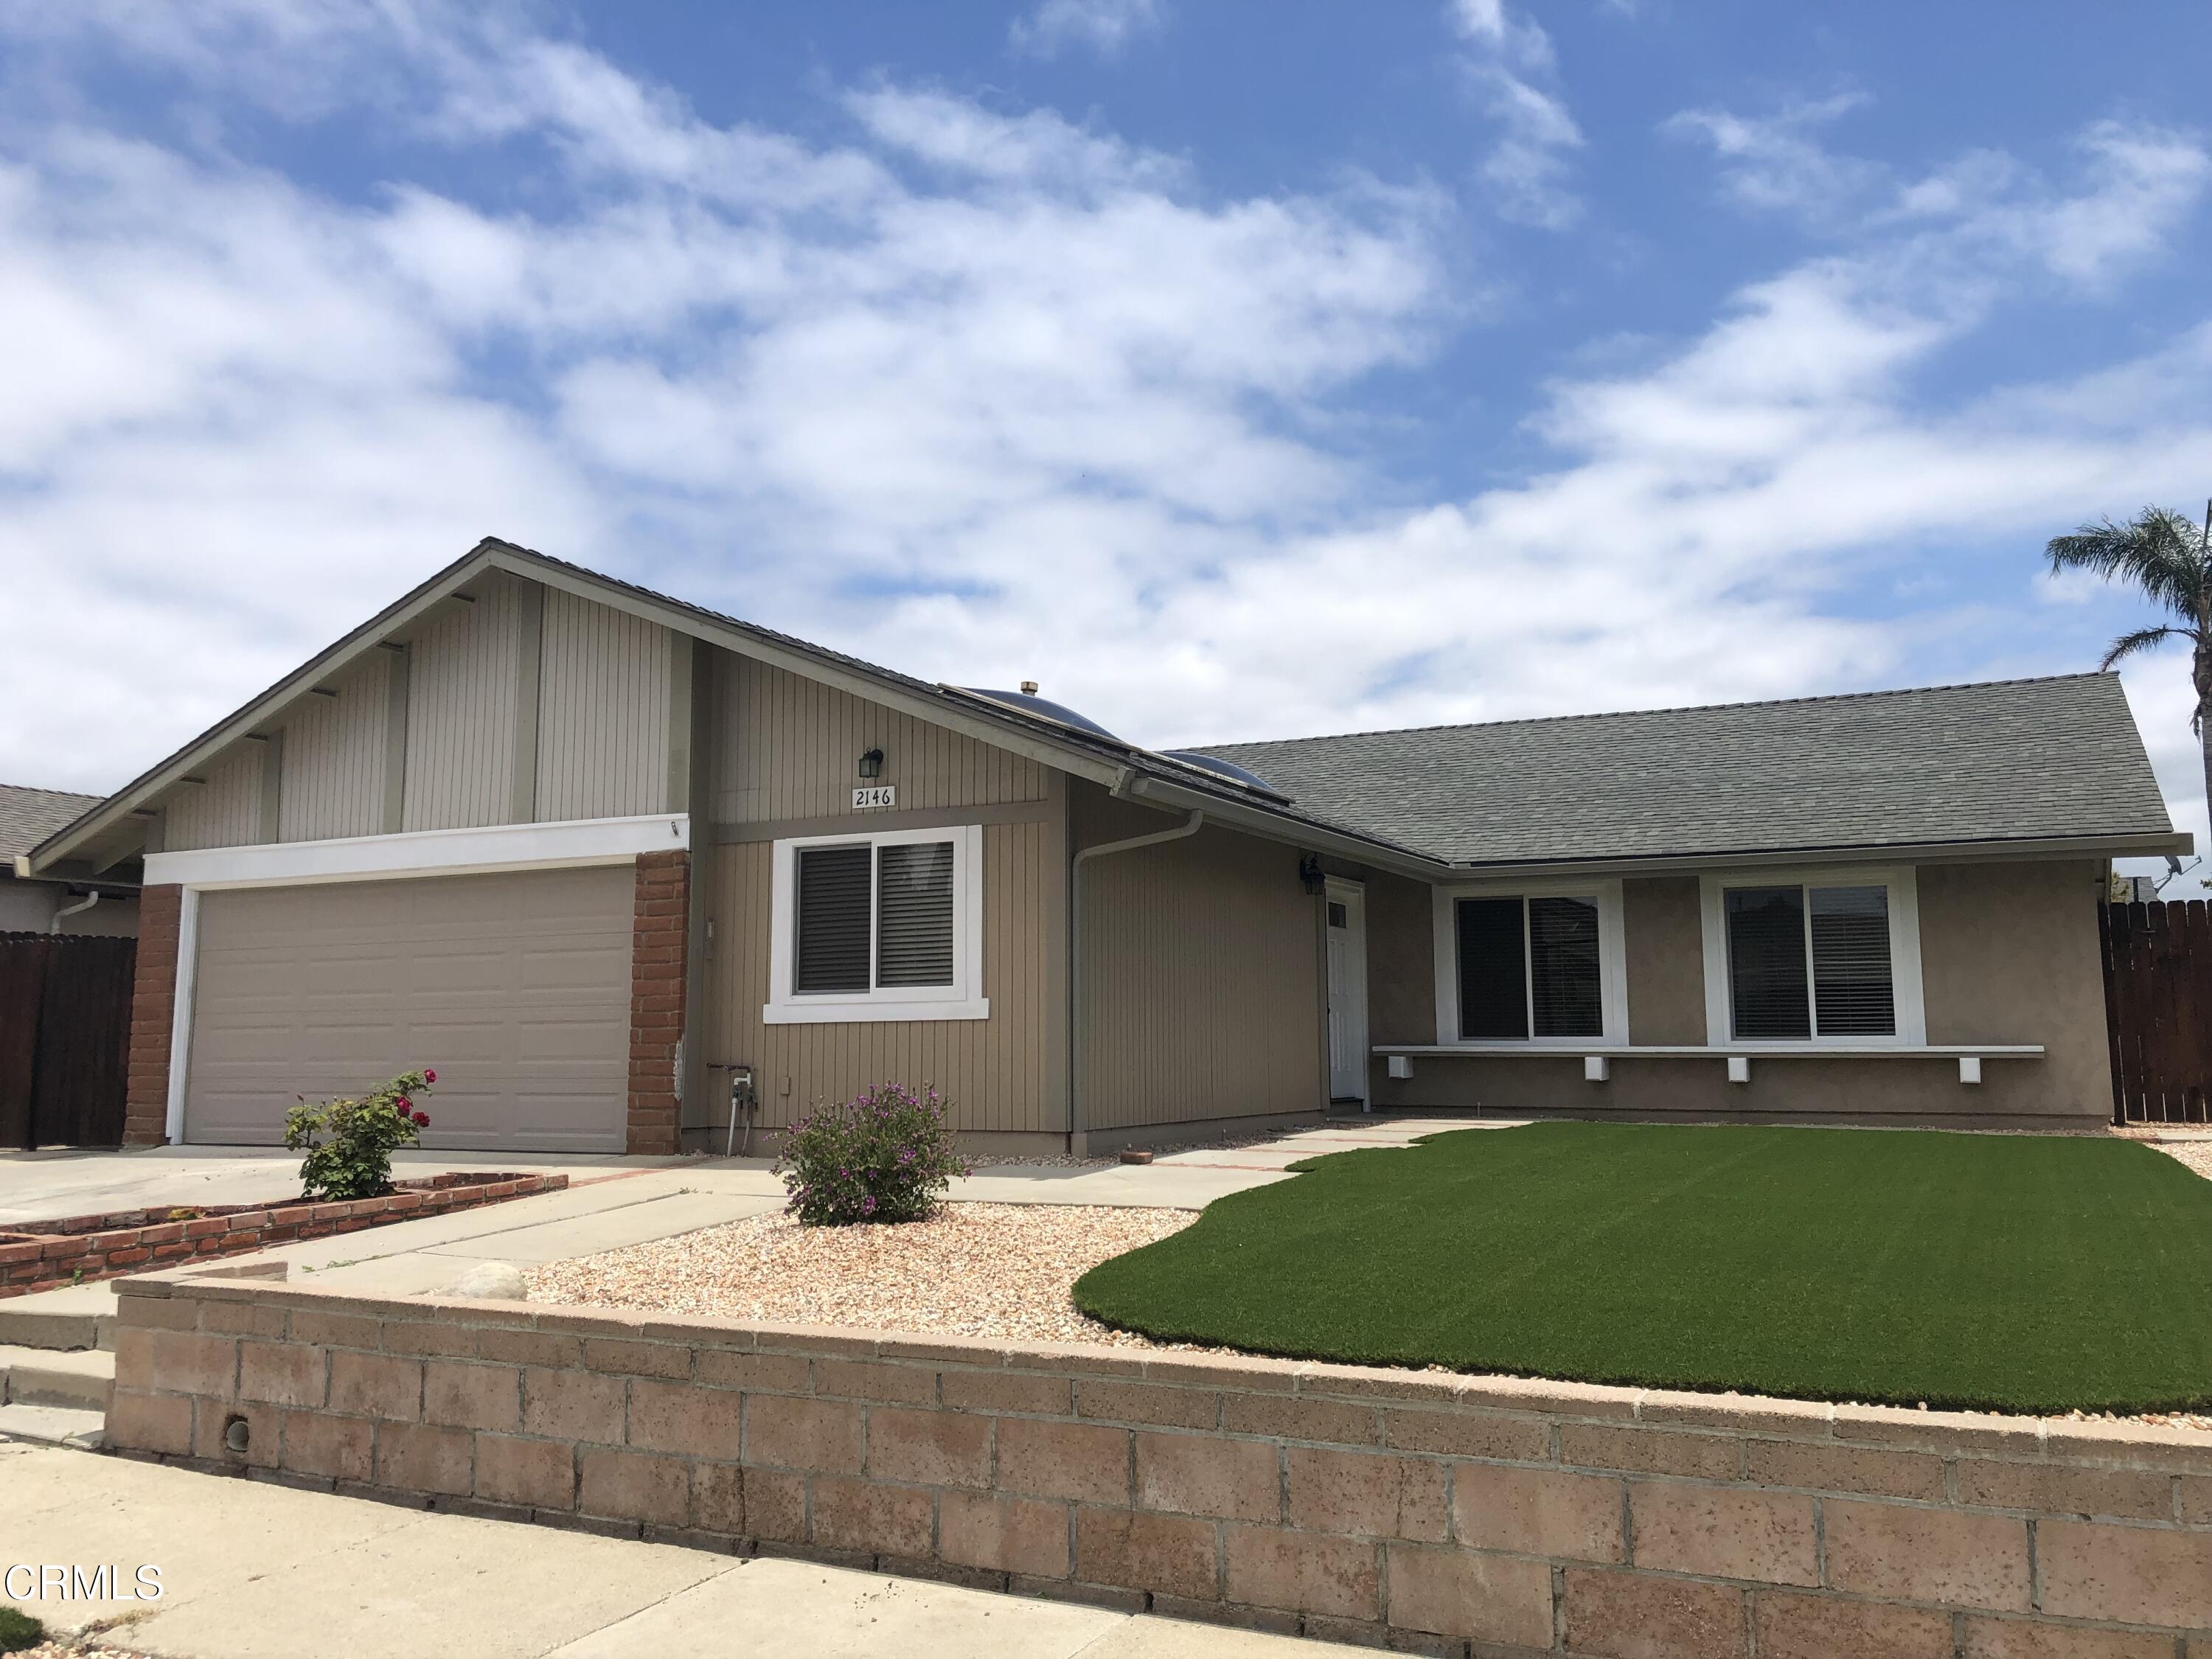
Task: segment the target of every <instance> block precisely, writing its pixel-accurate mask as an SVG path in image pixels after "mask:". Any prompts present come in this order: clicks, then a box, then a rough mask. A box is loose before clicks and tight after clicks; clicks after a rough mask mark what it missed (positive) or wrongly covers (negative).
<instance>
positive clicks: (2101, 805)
mask: <svg viewBox="0 0 2212 1659" xmlns="http://www.w3.org/2000/svg"><path fill="white" fill-rule="evenodd" d="M1206 752H1207V753H1209V754H1214V755H1219V756H1222V757H1225V758H1226V759H1229V760H1233V761H1236V762H1237V763H1239V764H1241V765H1243V766H1247V767H1249V768H1250V769H1252V770H1253V771H1255V772H1256V773H1258V774H1259V775H1261V777H1263V778H1265V779H1267V781H1268V782H1269V783H1271V784H1273V785H1274V786H1275V787H1277V788H1279V789H1281V790H1283V791H1285V793H1289V794H1290V795H1291V796H1293V797H1295V798H1296V799H1297V801H1298V803H1299V805H1302V806H1304V807H1306V808H1308V809H1309V810H1311V811H1317V812H1321V813H1324V814H1326V815H1328V817H1333V818H1337V819H1340V820H1341V821H1343V822H1345V823H1352V824H1357V825H1358V826H1359V827H1360V828H1362V829H1366V830H1368V831H1370V833H1372V834H1375V835H1380V836H1389V837H1390V838H1391V839H1392V840H1394V841H1396V842H1401V843H1403V844H1405V845H1407V846H1409V847H1414V848H1419V849H1420V850H1421V851H1423V852H1425V853H1427V854H1430V855H1431V857H1433V858H1437V859H1441V860H1446V861H1448V862H1449V863H1453V864H1461V865H1484V866H1486V865H1515V866H1520V865H1527V864H1531V863H1561V864H1565V863H1574V862H1581V861H1604V862H1621V861H1628V860H1649V859H1655V858H1680V859H1694V858H1711V857H1715V856H1724V855H1735V854H1777V853H1793V852H1804V853H1808V854H1811V853H1825V852H1840V851H1853V852H1860V853H1863V852H1866V851H1868V850H1871V849H1880V848H1907V847H1911V848H1931V847H1942V846H1952V845H1958V844H1960V843H1970V842H1971V843H1982V844H1985V843H2000V844H2015V845H2018V846H2021V847H2026V846H2028V845H2032V844H2033V845H2040V844H2045V843H2051V842H2100V843H2101V842H2113V843H2130V842H2142V843H2145V844H2144V845H2142V846H2140V847H2131V848H2130V850H2133V851H2141V852H2146V853H2158V852H2165V851H2167V850H2173V851H2185V850H2187V847H2188V837H2186V836H2177V835H2176V834H2175V833H2174V829H2173V824H2172V820H2171V819H2170V818H2169V817H2167V815H2166V802H2165V799H2164V798H2163V797H2162V796H2161V795H2160V793H2159V788H2158V781H2157V779H2156V778H2155V777H2154V775H2152V772H2151V767H2150V758H2149V757H2148V755H2146V754H2145V753H2144V751H2143V744H2142V737H2141V736H2140V735H2139V734H2138V733H2137V732H2136V725H2135V721H2134V719H2133V718H2132V717H2131V716H2130V714H2129V711H2128V703H2127V699H2126V697H2125V696H2124V695H2123V694H2122V692H2121V690H2120V681H2119V677H2118V675H2117V674H2109V673H2106V674H2067V675H2060V676H2057V677H2054V678H2045V679H2019V680H2000V681H1996V682H1993V683H1989V684H1978V685H1940V686H1930V687H1928V688H1925V689H1923V690H1909V691H1875V692H1866V693H1862V694H1858V695H1856V696H1831V697H1805V698H1800V699H1796V700H1794V701H1790V702H1745V703H1727V704H1721V705H1717V706H1715V707H1710V708H1659V709H1650V710H1646V711H1643V712H1640V713H1635V714H1587V715H1576V716H1571V717H1568V718H1565V719H1553V720H1499V721H1495V722H1492V723H1488V724H1484V725H1478V726H1425V727H1419V728H1414V729H1412V730H1407V731H1398V732H1358V733H1354V734H1352V735H1350V736H1346V737H1334V738H1291V739H1287V740H1285V741H1282V742H1278V743H1231V744H1208V745H1206ZM2152 843H2155V844H2152ZM2106 850H2112V851H2117V850H2118V847H2117V846H2115V847H2112V848H2108V849H2106Z"/></svg>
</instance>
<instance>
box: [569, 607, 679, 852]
mask: <svg viewBox="0 0 2212 1659" xmlns="http://www.w3.org/2000/svg"><path fill="white" fill-rule="evenodd" d="M673 656H674V652H673V650H672V647H671V636H670V635H669V632H668V630H667V629H665V628H662V627H660V626H659V624H658V623H649V622H646V621H644V620H642V619H641V618H639V617H632V616H630V615H629V614H628V613H626V612H624V611H616V610H612V609H611V608H609V607H608V606H606V605H596V604H594V603H592V601H591V600H589V599H578V598H576V597H575V596H574V594H570V593H564V592H561V591H560V590H559V589H557V588H548V589H547V590H546V593H545V643H544V674H543V677H542V678H541V680H540V686H541V690H540V693H539V696H540V699H541V701H540V703H539V715H538V818H539V819H540V820H541V821H543V822H552V821H556V820H560V819H563V818H607V817H627V816H629V815H630V814H633V813H639V812H659V811H665V810H666V809H667V806H668V726H669V694H670V683H669V673H670V667H671V662H672V659H673Z"/></svg>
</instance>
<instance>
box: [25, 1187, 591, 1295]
mask: <svg viewBox="0 0 2212 1659" xmlns="http://www.w3.org/2000/svg"><path fill="white" fill-rule="evenodd" d="M394 1184H395V1185H396V1186H397V1187H398V1191H396V1192H392V1193H387V1194H385V1196H383V1197H382V1198H360V1199H351V1200H343V1201H337V1200H333V1201H329V1202H322V1203H309V1202H306V1201H303V1200H295V1201H292V1202H289V1203H278V1204H188V1205H157V1206H155V1207H153V1208H151V1209H144V1210H108V1211H103V1212H100V1213H98V1214H94V1215H78V1216H67V1217H64V1218H61V1219H60V1220H57V1221H24V1222H13V1221H0V1297H10V1296H24V1295H27V1294H28V1293H29V1292H31V1291H44V1290H50V1289H52V1287H53V1286H54V1285H61V1284H87V1283H89V1282H91V1281H93V1280H95V1279H116V1278H119V1277H121V1276H122V1275H123V1274H125V1273H143V1272H145V1271H146V1270H147V1268H148V1267H149V1265H150V1266H152V1267H169V1266H173V1265H176V1264H178V1263H180V1262H183V1261H197V1260H200V1259H202V1258H204V1257H210V1256H228V1255H238V1254H240V1252H242V1251H246V1250H258V1249H266V1248H267V1247H268V1246H270V1245H271V1244H288V1243H292V1242H293V1241H295V1240H296V1239H302V1238H327V1237H331V1235H333V1234H335V1233H349V1232H354V1231H358V1230H359V1229H361V1228H363V1227H380V1226H383V1225H385V1224H386V1223H387V1222H392V1221H414V1220H417V1219H419V1218H422V1217H423V1216H431V1215H445V1214H447V1213H448V1212H452V1211H455V1210H472V1209H475V1208H476V1207H477V1206H478V1205H483V1204H496V1203H498V1202H500V1201H501V1200H503V1199H509V1198H528V1197H530V1196H531V1195H532V1194H536V1193H550V1192H558V1191H561V1190H562V1188H566V1187H567V1186H568V1176H565V1175H505V1174H494V1173H483V1172H470V1171H455V1172H449V1173H447V1174H444V1175H436V1176H428V1178H426V1179H423V1180H419V1181H402V1182H396V1183H394ZM179 1211H190V1212H191V1214H190V1215H189V1216H179Z"/></svg>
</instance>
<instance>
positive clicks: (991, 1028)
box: [686, 822, 1067, 1134]
mask: <svg viewBox="0 0 2212 1659" xmlns="http://www.w3.org/2000/svg"><path fill="white" fill-rule="evenodd" d="M1059 836H1060V828H1059V825H1058V824H1057V823H1048V822H1033V823H994V824H987V825H985V826H984V829H983V992H984V994H985V995H986V996H987V997H988V998H989V999H990V1000H991V1014H990V1018H988V1019H981V1020H905V1021H884V1022H877V1023H870V1024H850V1025H769V1024H765V1023H763V1020H762V1018H761V1008H762V1006H763V1004H764V1003H766V1002H767V1000H768V995H769V949H770V934H769V904H770V902H771V895H770V891H769V859H770V851H771V848H770V844H769V842H764V841H763V842H738V843H735V844H726V845H723V846H718V847H715V848H712V849H711V851H710V852H708V853H707V854H703V855H702V857H703V859H704V860H707V861H708V863H709V866H710V869H709V896H708V915H709V916H711V917H712V918H713V921H714V947H713V956H712V957H711V959H710V960H709V961H708V963H707V964H706V1000H705V1004H704V1009H703V1018H704V1020H705V1023H706V1037H707V1042H708V1053H707V1054H706V1056H705V1058H706V1059H708V1060H713V1061H717V1062H722V1061H730V1062H736V1063H739V1064H746V1065H750V1066H752V1067H753V1068H754V1070H755V1073H756V1075H757V1079H758V1084H759V1089H760V1094H761V1118H760V1121H761V1123H762V1124H763V1126H764V1127H771V1128H774V1127H782V1126H783V1125H786V1124H788V1123H789V1122H791V1121H792V1120H793V1118H794V1117H796V1116H798V1115H801V1114H803V1113H804V1112H805V1111H806V1110H807V1109H809V1108H811V1106H813V1105H814V1104H816V1103H817V1102H820V1101H825V1100H843V1099H849V1098H850V1097H852V1096H854V1095H855V1094H857V1093H859V1092H860V1091H861V1090H862V1089H864V1088H866V1087H867V1086H868V1085H870V1084H876V1083H906V1084H910V1085H914V1086H915V1087H916V1088H920V1087H921V1086H922V1085H924V1084H934V1085H936V1087H937V1089H938V1091H939V1093H940V1094H943V1095H945V1097H948V1098H949V1099H950V1100H951V1103H952V1121H953V1127H955V1128H956V1129H958V1130H961V1131H963V1132H968V1133H974V1132H977V1131H983V1132H990V1131H1031V1132H1038V1131H1042V1132H1046V1133H1055V1134H1058V1133H1066V1128H1067V1121H1066V1109H1065V1106H1064V1104H1063V1103H1060V1091H1059V1090H1058V1089H1056V1088H1054V1087H1053V1086H1052V1079H1050V1077H1049V1075H1048V1073H1049V1071H1050V1070H1051V1069H1052V1065H1053V1062H1052V1061H1051V1060H1049V1058H1048V1053H1047V1050H1048V1031H1049V1030H1051V1029H1052V1027H1053V1024H1054V1021H1053V1019H1052V1018H1051V1015H1050V1012H1049V1009H1048V1003H1049V1000H1050V999H1051V997H1052V996H1053V995H1054V994H1059V995H1060V996H1062V997H1064V996H1065V992H1064V990H1058V991H1056V987H1060V986H1061V985H1062V984H1064V981H1061V980H1060V977H1059V975H1058V974H1057V973H1056V972H1055V971H1054V964H1052V963H1050V962H1049V961H1048V945H1047V941H1048V939H1049V938H1050V937H1051V930H1050V928H1049V927H1048V908H1049V906H1050V904H1051V903H1052V902H1054V896H1056V895H1058V894H1059V893H1060V891H1061V890H1062V889H1061V888H1060V884H1059V883H1060V876H1059V872H1058V870H1057V869H1056V867H1054V860H1056V859H1058V858H1059V857H1060V856H1061V854H1062V851H1063V849H1062V848H1061V847H1060V843H1059ZM712 1075H713V1078H714V1084H713V1088H712V1089H711V1090H710V1091H708V1095H707V1097H706V1098H705V1099H704V1100H703V1101H702V1102H699V1103H696V1109H695V1110H694V1111H693V1112H691V1113H690V1114H687V1118H686V1121H687V1122H690V1123H693V1124H704V1123H714V1124H720V1123H721V1122H723V1121H726V1112H727V1098H728V1097H727V1096H726V1095H721V1094H719V1093H717V1092H715V1091H720V1089H721V1088H723V1087H724V1086H725V1085H724V1079H725V1074H724V1073H719V1072H717V1073H713V1074H712ZM784 1079H790V1084H791V1091H790V1093H789V1094H785V1093H784V1092H783V1082H784Z"/></svg>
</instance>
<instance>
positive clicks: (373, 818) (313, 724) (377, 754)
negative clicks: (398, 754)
mask: <svg viewBox="0 0 2212 1659" xmlns="http://www.w3.org/2000/svg"><path fill="white" fill-rule="evenodd" d="M390 673H391V659H390V656H389V653H386V652H383V651H371V652H370V653H368V655H367V656H366V657H363V658H362V659H361V660H360V661H359V662H357V663H356V664H355V665H354V666H352V667H351V668H349V669H348V670H346V671H345V672H344V674H343V676H341V677H340V678H337V679H336V680H334V681H332V682H331V690H335V691H336V692H337V696H335V697H325V696H318V695H316V694H315V693H313V692H309V693H307V695H306V696H302V697H301V698H300V699H299V700H298V701H297V702H295V703H293V705H292V706H291V707H290V708H289V709H287V710H286V711H285V717H284V778H283V798H282V800H281V803H280V805H279V808H278V811H277V815H276V838H277V839H278V840H279V841H329V840H331V839H332V838H333V837H336V836H374V835H377V834H380V832H381V831H382V830H383V829H384V764H385V758H386V753H387V749H388V744H387V739H388V738H389V736H390V730H391V728H390V726H389V725H388V723H387V721H388V707H387V705H386V702H385V697H386V687H387V684H388V681H389V677H390Z"/></svg>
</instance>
